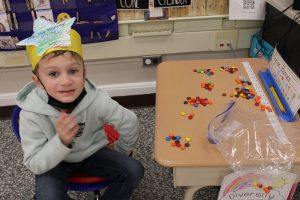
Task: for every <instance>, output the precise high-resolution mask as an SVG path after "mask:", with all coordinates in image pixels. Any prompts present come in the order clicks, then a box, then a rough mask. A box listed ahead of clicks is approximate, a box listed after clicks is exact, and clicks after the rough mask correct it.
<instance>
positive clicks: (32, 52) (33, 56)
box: [26, 29, 83, 71]
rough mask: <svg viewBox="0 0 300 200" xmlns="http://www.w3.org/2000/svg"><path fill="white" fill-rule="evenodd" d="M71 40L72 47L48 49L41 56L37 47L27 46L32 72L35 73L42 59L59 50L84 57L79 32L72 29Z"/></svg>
mask: <svg viewBox="0 0 300 200" xmlns="http://www.w3.org/2000/svg"><path fill="white" fill-rule="evenodd" d="M70 40H71V45H70V46H57V47H51V48H48V49H47V50H46V51H45V52H44V53H43V54H42V55H41V56H39V55H38V53H37V47H36V46H35V45H26V51H27V54H28V57H29V60H30V62H31V66H32V71H34V69H35V67H36V65H37V64H38V62H39V61H40V60H41V58H42V57H44V56H45V55H47V54H48V53H51V52H53V51H58V50H66V51H72V52H75V53H77V54H79V55H80V56H81V57H83V55H82V45H81V37H80V35H79V33H77V31H75V30H73V29H71V30H70Z"/></svg>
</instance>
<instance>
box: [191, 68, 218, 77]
mask: <svg viewBox="0 0 300 200" xmlns="http://www.w3.org/2000/svg"><path fill="white" fill-rule="evenodd" d="M193 72H195V73H198V74H206V75H207V76H211V75H214V74H215V73H214V71H213V70H212V69H193Z"/></svg>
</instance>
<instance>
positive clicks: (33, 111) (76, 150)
mask: <svg viewBox="0 0 300 200" xmlns="http://www.w3.org/2000/svg"><path fill="white" fill-rule="evenodd" d="M85 89H86V92H87V94H86V95H85V97H84V98H83V99H82V100H81V102H80V103H79V104H78V105H77V106H76V107H75V109H74V110H73V111H72V113H71V115H73V116H75V117H76V119H77V122H78V124H79V126H80V128H79V131H78V133H77V134H76V137H75V139H74V144H73V147H72V148H68V147H66V146H65V145H64V144H63V143H62V142H61V140H60V138H59V136H58V134H57V132H56V126H55V125H56V121H57V118H58V117H59V115H60V111H58V110H57V109H55V108H54V107H52V106H51V105H49V104H48V103H47V102H48V95H47V93H46V92H45V91H44V90H42V89H40V88H38V87H36V86H35V84H34V83H33V82H30V83H28V84H27V85H25V86H24V87H23V88H22V89H21V91H20V92H19V93H18V95H17V99H16V100H17V105H18V106H19V107H21V109H22V111H21V113H20V120H19V126H20V136H21V144H22V149H23V152H24V160H23V162H24V164H25V166H26V167H28V169H30V170H31V171H32V172H33V173H34V174H42V173H45V172H47V171H48V170H50V169H52V168H54V167H55V166H57V165H58V164H59V163H60V162H62V161H65V162H80V161H82V160H83V159H85V158H87V157H89V156H91V155H92V154H93V153H95V152H96V151H98V150H99V149H101V148H103V147H104V146H106V145H107V144H108V140H107V137H106V135H105V133H104V130H103V125H104V123H110V124H113V125H114V128H115V129H116V131H118V132H119V140H118V141H117V142H115V144H114V148H115V150H117V151H120V152H124V153H129V152H130V151H131V150H132V148H133V146H134V144H135V142H136V140H137V138H138V119H137V117H136V115H135V114H134V113H133V112H132V111H130V110H128V109H126V108H124V107H122V106H121V105H119V104H118V103H117V102H116V101H114V100H113V99H111V98H110V96H109V95H108V94H107V93H106V92H105V91H103V90H100V89H97V88H96V86H95V85H94V84H93V83H92V82H91V81H89V80H86V82H85Z"/></svg>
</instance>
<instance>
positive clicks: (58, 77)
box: [33, 52, 85, 103]
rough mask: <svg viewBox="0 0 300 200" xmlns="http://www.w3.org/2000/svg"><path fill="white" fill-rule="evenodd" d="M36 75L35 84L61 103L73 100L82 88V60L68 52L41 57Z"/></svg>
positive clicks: (83, 73)
mask: <svg viewBox="0 0 300 200" xmlns="http://www.w3.org/2000/svg"><path fill="white" fill-rule="evenodd" d="M37 76H38V77H37ZM37 76H36V75H33V80H34V82H35V83H36V85H37V86H38V87H40V88H42V89H45V90H46V92H47V93H48V95H50V96H51V97H53V98H54V99H56V100H58V101H61V102H63V103H70V102H73V101H74V100H75V99H76V98H77V97H78V96H79V95H80V94H81V92H82V90H83V88H84V80H85V72H84V66H83V62H82V61H81V60H80V59H79V58H78V57H76V56H74V55H72V53H70V52H65V53H63V54H61V55H58V56H51V57H49V58H48V57H47V56H46V58H43V59H41V60H40V62H39V68H38V73H37Z"/></svg>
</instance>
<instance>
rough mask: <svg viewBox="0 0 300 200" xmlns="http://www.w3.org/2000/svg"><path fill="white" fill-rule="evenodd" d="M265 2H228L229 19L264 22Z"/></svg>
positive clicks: (239, 0) (261, 0)
mask: <svg viewBox="0 0 300 200" xmlns="http://www.w3.org/2000/svg"><path fill="white" fill-rule="evenodd" d="M265 12H266V1H265V0H229V19H230V20H235V19H242V20H264V19H265Z"/></svg>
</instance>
